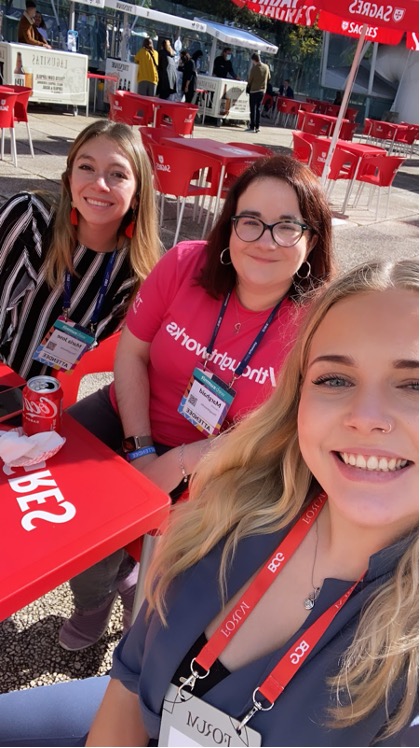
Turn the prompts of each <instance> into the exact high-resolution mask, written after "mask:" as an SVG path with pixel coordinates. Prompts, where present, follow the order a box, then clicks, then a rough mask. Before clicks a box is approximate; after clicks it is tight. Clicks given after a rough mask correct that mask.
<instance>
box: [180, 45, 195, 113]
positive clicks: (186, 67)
mask: <svg viewBox="0 0 420 748" xmlns="http://www.w3.org/2000/svg"><path fill="white" fill-rule="evenodd" d="M181 65H182V67H181V70H182V92H183V93H184V94H185V101H186V102H187V104H191V102H192V100H193V98H194V94H195V90H196V88H197V72H196V69H195V62H194V60H193V59H192V57H191V55H190V53H189V52H187V50H186V49H183V50H182V52H181Z"/></svg>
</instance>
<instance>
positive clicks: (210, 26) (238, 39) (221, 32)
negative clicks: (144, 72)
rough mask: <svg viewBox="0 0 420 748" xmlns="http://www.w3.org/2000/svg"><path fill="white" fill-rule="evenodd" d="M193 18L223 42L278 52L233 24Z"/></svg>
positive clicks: (257, 49)
mask: <svg viewBox="0 0 420 748" xmlns="http://www.w3.org/2000/svg"><path fill="white" fill-rule="evenodd" d="M111 1H115V0H106V2H107V4H108V2H111ZM194 20H195V21H197V22H198V23H202V24H203V25H206V26H207V29H205V30H206V31H207V33H208V34H210V36H213V37H214V38H215V39H218V40H219V41H221V42H223V43H224V44H235V45H236V46H238V47H245V48H246V49H253V50H254V52H266V53H267V54H269V55H275V54H277V52H278V49H279V48H278V47H276V45H275V44H270V42H266V41H265V39H261V38H260V37H259V36H255V34H251V33H250V32H249V31H244V30H243V29H238V28H236V27H234V26H224V25H223V24H222V23H215V22H214V21H207V20H206V21H202V20H201V19H199V18H196V19H194Z"/></svg>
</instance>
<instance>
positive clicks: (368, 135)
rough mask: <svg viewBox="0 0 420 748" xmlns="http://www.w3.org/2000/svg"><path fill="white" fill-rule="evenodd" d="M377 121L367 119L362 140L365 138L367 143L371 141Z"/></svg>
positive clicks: (361, 136)
mask: <svg viewBox="0 0 420 748" xmlns="http://www.w3.org/2000/svg"><path fill="white" fill-rule="evenodd" d="M375 121H376V120H374V119H371V118H370V117H365V121H364V123H363V130H362V132H361V133H360V139H361V140H363V138H364V139H365V142H366V143H367V142H368V141H369V140H370V139H371V132H372V127H373V123H374V122H375Z"/></svg>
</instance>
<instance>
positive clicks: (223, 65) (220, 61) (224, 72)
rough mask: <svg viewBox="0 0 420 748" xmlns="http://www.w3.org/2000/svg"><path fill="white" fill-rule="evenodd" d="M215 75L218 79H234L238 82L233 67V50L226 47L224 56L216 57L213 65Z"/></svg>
mask: <svg viewBox="0 0 420 748" xmlns="http://www.w3.org/2000/svg"><path fill="white" fill-rule="evenodd" d="M213 75H215V76H216V78H234V80H238V76H237V75H236V73H235V71H234V69H233V65H232V50H231V49H230V47H225V49H224V50H223V52H222V54H221V55H219V56H218V57H216V59H215V61H214V65H213Z"/></svg>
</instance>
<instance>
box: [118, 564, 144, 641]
mask: <svg viewBox="0 0 420 748" xmlns="http://www.w3.org/2000/svg"><path fill="white" fill-rule="evenodd" d="M138 576H139V564H136V565H135V566H133V568H132V570H131V571H130V573H129V574H128V576H126V577H125V579H123V580H122V582H120V584H119V585H118V592H119V595H120V597H121V601H122V604H123V607H124V613H123V634H126V633H127V631H128V629H129V628H130V626H131V617H132V613H133V605H134V596H135V594H136V586H137V579H138Z"/></svg>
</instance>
